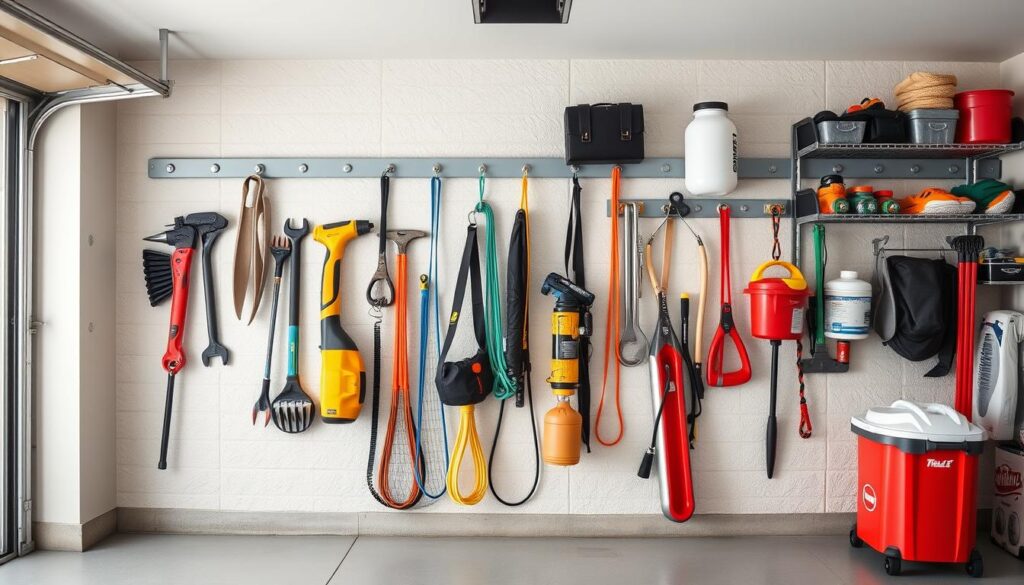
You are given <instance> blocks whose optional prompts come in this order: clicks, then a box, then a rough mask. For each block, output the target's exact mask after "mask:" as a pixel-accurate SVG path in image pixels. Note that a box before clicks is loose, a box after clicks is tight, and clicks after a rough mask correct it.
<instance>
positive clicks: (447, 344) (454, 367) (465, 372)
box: [434, 225, 494, 406]
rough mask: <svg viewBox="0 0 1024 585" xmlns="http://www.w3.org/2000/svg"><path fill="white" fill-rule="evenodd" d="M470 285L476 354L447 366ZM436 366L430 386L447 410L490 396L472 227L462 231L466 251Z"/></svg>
mask: <svg viewBox="0 0 1024 585" xmlns="http://www.w3.org/2000/svg"><path fill="white" fill-rule="evenodd" d="M467 280H468V281H469V284H470V295H471V297H472V303H473V333H474V336H475V337H476V345H477V349H476V353H474V354H473V355H472V356H470V357H468V358H466V359H463V360H459V361H457V362H449V361H447V359H448V350H449V349H451V346H452V341H453V340H454V339H455V331H456V330H457V329H458V326H459V318H460V317H461V315H462V304H463V299H464V298H465V296H466V283H467ZM438 361H439V362H440V366H439V367H438V369H437V376H435V378H434V382H435V383H436V384H437V392H438V394H439V395H440V398H441V402H443V403H444V404H447V405H448V406H466V405H470V404H477V403H480V402H483V401H484V399H486V398H487V395H488V394H490V392H491V386H492V385H493V383H494V374H493V373H492V372H491V360H490V358H489V357H488V355H487V336H486V331H485V329H484V297H483V293H482V292H481V288H480V252H479V251H478V250H477V232H476V225H470V226H469V227H468V228H467V229H466V247H465V248H464V249H463V251H462V264H461V265H460V266H459V276H458V278H457V279H456V281H455V297H454V298H453V299H452V314H451V317H450V318H449V320H448V332H447V334H446V335H445V338H444V346H443V347H442V349H441V356H440V357H439V358H438Z"/></svg>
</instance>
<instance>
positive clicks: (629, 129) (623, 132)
mask: <svg viewBox="0 0 1024 585" xmlns="http://www.w3.org/2000/svg"><path fill="white" fill-rule="evenodd" d="M619 140H622V141H623V142H629V141H630V140H633V104H631V103H629V102H626V103H622V104H619Z"/></svg>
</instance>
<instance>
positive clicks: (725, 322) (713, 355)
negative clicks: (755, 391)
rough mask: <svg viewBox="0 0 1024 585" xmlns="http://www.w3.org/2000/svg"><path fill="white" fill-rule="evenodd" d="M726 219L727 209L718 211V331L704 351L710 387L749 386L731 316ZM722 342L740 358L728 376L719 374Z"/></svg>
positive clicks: (744, 350)
mask: <svg viewBox="0 0 1024 585" xmlns="http://www.w3.org/2000/svg"><path fill="white" fill-rule="evenodd" d="M729 216H730V213H729V206H728V205H722V206H720V207H719V208H718V217H719V226H720V229H721V240H722V243H721V245H722V261H721V263H722V266H721V270H722V281H721V282H722V287H721V288H722V290H721V297H722V308H721V313H720V317H719V323H718V328H717V329H716V330H715V336H714V338H712V339H711V347H710V348H709V349H708V369H707V382H708V385H710V386H738V385H740V384H745V383H747V382H749V381H750V376H751V371H750V356H748V355H747V348H746V347H745V346H744V345H743V339H741V338H740V334H739V331H737V329H736V322H735V321H734V320H733V316H732V282H731V280H730V277H729ZM726 338H729V339H730V340H732V342H733V345H735V346H736V353H737V355H738V356H739V358H740V367H739V369H737V370H733V371H731V372H724V371H722V369H723V362H724V361H725V340H726Z"/></svg>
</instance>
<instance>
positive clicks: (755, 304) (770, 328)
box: [743, 260, 811, 340]
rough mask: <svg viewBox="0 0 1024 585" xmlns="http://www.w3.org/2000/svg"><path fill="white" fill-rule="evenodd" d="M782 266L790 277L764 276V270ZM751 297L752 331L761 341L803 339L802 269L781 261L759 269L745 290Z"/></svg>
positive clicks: (804, 285) (806, 294)
mask: <svg viewBox="0 0 1024 585" xmlns="http://www.w3.org/2000/svg"><path fill="white" fill-rule="evenodd" d="M773 266H781V267H782V268H785V269H786V270H787V271H788V272H789V274H787V275H786V277H784V278H779V277H765V276H764V272H765V270H767V269H769V268H771V267H773ZM743 292H745V293H747V294H748V295H750V332H751V334H752V335H753V336H754V337H757V338H759V339H778V340H787V339H800V336H801V333H802V331H803V327H804V309H805V307H807V298H808V297H809V296H811V293H810V291H808V290H807V281H806V280H804V275H803V274H801V273H800V269H799V268H797V267H796V266H794V265H792V264H790V263H789V262H783V261H781V260H772V261H771V262H765V263H764V264H762V265H760V266H758V268H757V270H755V271H754V274H753V275H752V276H751V277H750V283H748V284H747V288H746V289H744V291H743Z"/></svg>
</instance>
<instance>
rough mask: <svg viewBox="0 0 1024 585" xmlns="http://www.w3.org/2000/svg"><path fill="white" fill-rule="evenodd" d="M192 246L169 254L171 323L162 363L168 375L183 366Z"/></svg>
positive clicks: (176, 371)
mask: <svg viewBox="0 0 1024 585" xmlns="http://www.w3.org/2000/svg"><path fill="white" fill-rule="evenodd" d="M194 251H195V250H194V249H193V248H178V249H176V250H174V253H172V254H171V278H172V282H173V290H172V292H171V324H170V327H169V328H168V332H167V350H166V351H164V357H163V361H162V365H163V368H164V371H166V372H167V373H168V374H170V375H172V376H173V375H174V374H177V373H178V372H179V371H181V368H183V367H185V350H184V349H183V348H182V342H183V340H184V338H185V310H186V308H187V306H188V286H189V273H190V270H191V268H192V253H193V252H194Z"/></svg>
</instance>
